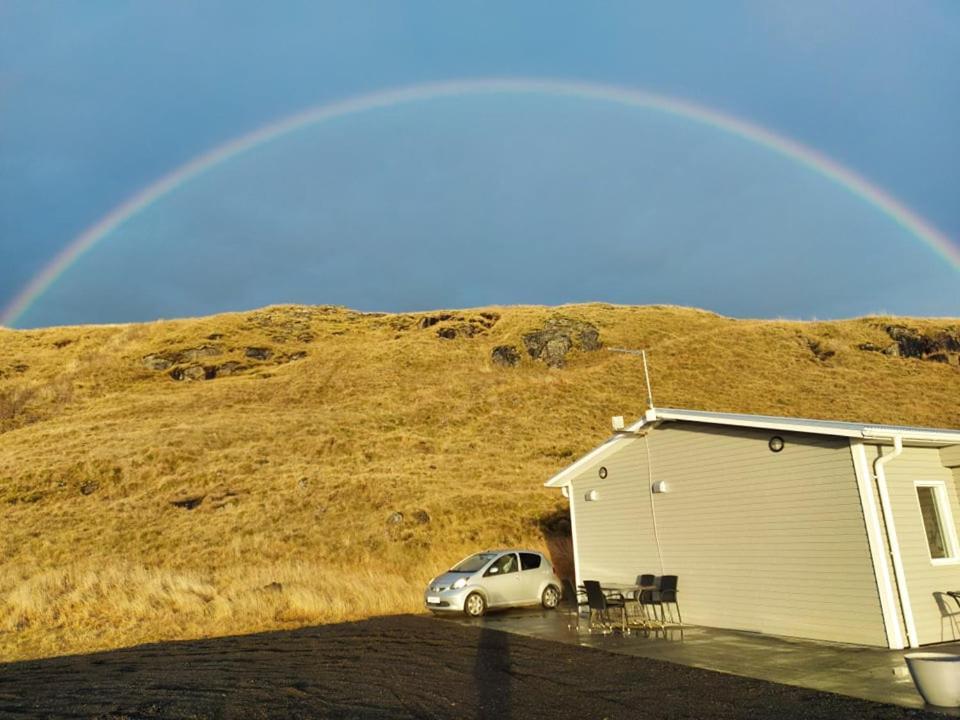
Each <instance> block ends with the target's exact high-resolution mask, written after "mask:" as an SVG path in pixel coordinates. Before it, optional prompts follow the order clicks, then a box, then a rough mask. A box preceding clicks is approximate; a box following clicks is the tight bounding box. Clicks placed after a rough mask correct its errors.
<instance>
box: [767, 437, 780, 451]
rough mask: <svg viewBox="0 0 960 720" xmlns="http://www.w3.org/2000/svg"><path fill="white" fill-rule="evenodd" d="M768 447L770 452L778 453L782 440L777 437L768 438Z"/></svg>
mask: <svg viewBox="0 0 960 720" xmlns="http://www.w3.org/2000/svg"><path fill="white" fill-rule="evenodd" d="M767 445H769V446H770V450H771V452H780V451H781V450H783V438H782V437H780V436H779V435H774V436H773V437H772V438H770V442H768V443H767Z"/></svg>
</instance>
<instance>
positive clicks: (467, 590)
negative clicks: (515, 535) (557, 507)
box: [423, 549, 560, 617]
mask: <svg viewBox="0 0 960 720" xmlns="http://www.w3.org/2000/svg"><path fill="white" fill-rule="evenodd" d="M423 602H424V605H425V606H426V607H427V609H428V610H432V611H434V612H463V613H466V614H467V615H469V616H471V617H480V616H481V615H483V614H484V613H485V612H486V611H487V610H488V609H490V608H505V607H517V606H519V605H536V604H538V603H539V604H541V605H543V607H545V608H548V609H553V608H555V607H556V606H557V603H559V602H560V579H559V578H558V577H557V576H556V575H555V574H554V572H553V566H552V565H551V564H550V561H549V560H548V559H547V558H546V557H545V556H544V555H543V553H539V552H537V551H535V550H519V549H510V550H487V551H485V552H480V553H477V554H475V555H471V556H470V557H468V558H465V559H464V560H461V561H460V562H459V563H457V564H456V565H454V566H453V567H452V568H451V569H450V570H448V571H447V572H445V573H444V574H443V575H439V576H437V577H435V578H434V579H433V580H431V581H430V584H429V585H427V589H426V591H425V592H424V594H423Z"/></svg>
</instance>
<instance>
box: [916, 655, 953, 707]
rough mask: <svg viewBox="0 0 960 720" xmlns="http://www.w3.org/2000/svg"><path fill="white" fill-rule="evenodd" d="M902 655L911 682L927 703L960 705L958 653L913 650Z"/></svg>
mask: <svg viewBox="0 0 960 720" xmlns="http://www.w3.org/2000/svg"><path fill="white" fill-rule="evenodd" d="M904 657H905V659H906V661H907V667H908V668H909V669H910V676H911V677H912V678H913V684H914V685H916V686H917V691H918V692H919V693H920V695H921V696H923V699H924V700H925V701H926V702H927V703H928V704H930V705H940V706H941V707H957V706H960V655H952V654H950V653H938V652H915V653H907V655H905V656H904Z"/></svg>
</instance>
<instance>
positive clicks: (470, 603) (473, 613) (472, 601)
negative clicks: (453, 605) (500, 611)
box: [463, 593, 487, 617]
mask: <svg viewBox="0 0 960 720" xmlns="http://www.w3.org/2000/svg"><path fill="white" fill-rule="evenodd" d="M486 611H487V601H486V600H484V599H483V595H481V594H480V593H470V594H469V595H467V599H466V600H465V601H464V603H463V612H465V613H466V614H467V615H469V616H470V617H480V616H481V615H483V613H485V612H486Z"/></svg>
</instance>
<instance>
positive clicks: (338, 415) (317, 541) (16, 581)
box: [0, 305, 960, 660]
mask: <svg viewBox="0 0 960 720" xmlns="http://www.w3.org/2000/svg"><path fill="white" fill-rule="evenodd" d="M480 312H481V311H479V310H478V311H463V312H461V313H459V315H461V316H462V317H463V318H470V317H475V318H476V317H479V313H480ZM485 312H489V313H496V314H498V315H499V320H498V321H497V322H496V324H494V325H493V327H492V328H490V329H489V331H486V332H483V333H480V334H477V335H474V336H473V337H469V338H468V337H462V336H461V337H457V338H456V339H453V340H447V339H442V338H439V337H438V336H437V330H438V329H439V328H441V327H446V326H451V327H452V326H457V325H458V324H462V323H463V322H465V321H466V320H458V319H456V318H451V319H450V320H448V321H446V322H442V323H440V324H438V325H435V326H432V327H428V328H421V327H419V320H420V319H421V318H422V317H423V316H424V315H427V314H422V315H385V316H379V315H363V314H360V313H355V312H351V311H348V310H343V309H337V308H313V307H286V306H285V307H273V308H267V309H264V310H260V311H256V312H250V313H237V314H229V315H220V316H215V317H209V318H201V319H193V320H177V321H167V322H157V323H151V324H143V325H126V326H102V327H68V328H52V329H46V330H30V331H12V330H3V329H0V513H2V515H0V517H2V533H0V558H2V565H0V658H2V659H7V660H9V659H16V658H28V657H39V656H45V655H52V654H61V653H68V652H82V651H88V650H93V649H99V648H110V647H117V646H120V645H128V644H132V643H138V642H145V641H151V640H163V639H172V638H187V637H200V636H208V635H221V634H231V633H239V632H251V631H257V630H264V629H270V628H283V627H292V626H295V625H302V624H310V623H318V622H333V621H337V620H343V619H351V618H358V617H364V616H369V615H372V614H382V613H390V612H405V611H416V610H418V609H419V607H420V591H421V588H422V586H423V584H424V582H425V581H426V580H427V579H429V577H430V576H432V575H433V574H434V573H436V572H438V571H440V570H442V569H444V568H445V567H448V566H449V565H450V563H452V562H454V561H455V560H457V559H459V557H461V556H463V555H465V554H467V553H469V552H471V551H473V550H475V549H478V548H482V547H488V546H497V545H513V544H522V545H530V546H539V547H547V545H549V546H550V550H551V551H552V552H554V554H555V559H556V560H557V561H558V562H559V564H560V565H564V564H568V563H569V558H566V557H561V556H563V555H564V547H563V544H562V542H559V541H558V540H557V538H552V537H545V536H544V529H543V528H544V527H545V526H550V525H551V523H553V522H554V521H555V520H556V517H557V516H558V513H562V511H563V508H564V507H565V505H564V502H563V500H562V498H561V497H560V496H559V494H558V493H555V492H553V491H548V490H546V489H544V488H543V487H542V483H543V482H544V481H545V480H546V479H547V478H548V477H549V476H550V475H551V474H553V473H554V472H556V471H557V470H558V469H560V468H562V467H563V466H565V465H566V464H567V463H569V462H570V461H571V460H573V459H574V458H575V457H577V456H578V455H580V454H581V453H583V452H585V451H586V450H588V449H589V448H590V447H592V446H593V445H595V444H596V443H597V442H599V441H601V440H602V439H603V438H605V437H606V436H607V434H608V428H609V418H610V416H611V415H614V414H623V415H626V416H628V419H629V418H632V417H636V416H637V415H638V414H639V413H640V412H641V411H642V410H643V405H644V397H645V391H644V388H643V373H642V370H641V367H640V365H639V363H638V360H637V358H634V357H630V356H624V355H619V354H614V353H608V352H605V351H602V350H601V351H595V352H589V353H586V352H572V353H571V354H570V356H569V358H568V366H567V367H566V368H564V369H562V370H554V369H549V368H547V367H546V366H545V365H543V364H542V363H540V362H536V361H534V360H532V359H530V358H529V357H526V356H525V355H524V358H523V360H522V362H521V364H520V365H519V366H517V367H514V368H501V367H498V366H495V365H494V364H492V363H491V360H490V351H491V349H492V348H493V347H495V346H497V345H502V344H511V345H516V346H517V347H518V348H520V349H521V350H522V341H521V335H522V334H523V333H524V332H527V331H530V330H534V329H538V328H539V327H541V326H542V324H543V322H544V321H545V320H546V319H547V318H549V317H552V316H555V315H563V316H566V317H571V318H575V319H581V320H585V321H589V322H591V323H593V324H594V325H596V326H597V328H598V329H599V330H600V337H601V340H602V341H603V343H604V344H605V345H606V346H608V347H610V346H625V347H633V348H638V347H646V348H648V349H650V351H651V353H650V360H651V370H652V374H653V380H654V393H655V399H656V401H657V403H658V404H659V405H661V406H664V407H667V406H673V407H690V408H700V409H708V410H726V411H740V412H757V413H765V414H773V415H794V416H804V417H821V418H832V419H845V420H861V421H868V422H878V423H880V422H888V423H906V424H917V425H931V426H944V427H960V404H958V403H957V402H956V399H957V398H958V397H960V368H957V367H955V366H950V365H947V364H940V363H934V362H930V361H921V360H912V359H901V358H894V357H888V356H886V355H883V354H880V353H877V352H866V351H863V350H860V349H858V347H857V346H858V345H859V344H862V343H868V342H869V343H875V344H877V345H886V344H889V343H890V342H891V341H890V338H889V337H888V336H887V334H886V333H885V332H884V329H883V327H884V325H886V324H889V323H890V322H896V323H899V324H906V325H909V326H911V327H915V328H918V329H921V330H924V331H927V332H929V333H935V332H938V331H942V330H946V329H952V331H956V329H957V327H958V323H957V321H947V320H943V321H935V320H904V319H890V318H864V319H857V320H848V321H838V322H812V323H800V322H790V321H753V320H731V319H728V318H723V317H720V316H717V315H714V314H712V313H707V312H703V311H698V310H690V309H684V308H674V307H620V306H608V305H579V306H569V307H564V308H543V307H511V308H489V309H486V310H485ZM810 341H814V342H817V343H819V348H820V349H821V350H826V351H830V352H832V353H833V355H831V356H830V357H828V358H826V359H822V358H818V357H817V356H816V355H815V354H814V353H813V352H812V351H811V348H810ZM204 345H208V346H216V347H218V348H220V349H221V351H222V353H221V354H220V355H217V356H213V357H205V358H202V359H201V360H199V361H198V362H200V363H204V364H217V365H222V364H223V363H225V362H231V361H232V362H236V363H240V364H243V365H245V366H246V369H245V370H242V371H241V372H240V373H239V374H236V375H233V376H229V377H217V378H216V379H213V380H209V381H202V380H201V381H195V382H191V381H180V382H177V381H174V380H172V379H171V378H170V377H169V375H168V374H167V372H165V371H156V370H150V369H148V368H146V367H145V366H144V364H143V362H142V359H143V358H144V357H145V356H147V355H151V354H157V353H164V352H174V351H182V350H185V349H189V348H198V347H201V346H204ZM247 347H259V348H268V349H269V350H270V351H271V352H272V356H271V358H270V359H269V360H265V361H261V360H256V359H251V358H248V357H246V356H245V352H244V349H245V348H247ZM300 352H305V353H306V356H305V357H303V358H302V359H297V360H289V358H290V357H291V356H295V354H296V353H300ZM200 496H203V500H202V502H200V504H199V505H198V506H197V507H195V508H194V509H185V508H182V507H177V506H175V505H173V504H171V503H172V502H173V501H177V500H183V499H186V498H192V497H200ZM421 510H422V511H425V512H426V513H427V514H428V515H429V518H430V519H429V522H417V521H416V520H415V514H416V513H417V512H418V511H421ZM394 512H401V513H403V514H404V522H403V523H402V524H399V525H390V524H388V522H387V519H388V517H389V516H390V515H391V513H394Z"/></svg>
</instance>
